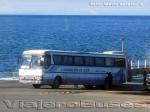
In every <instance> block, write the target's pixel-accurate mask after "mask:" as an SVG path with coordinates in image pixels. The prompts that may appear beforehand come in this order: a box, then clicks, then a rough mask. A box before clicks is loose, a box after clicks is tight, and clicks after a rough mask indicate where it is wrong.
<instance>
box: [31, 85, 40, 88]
mask: <svg viewBox="0 0 150 112" xmlns="http://www.w3.org/2000/svg"><path fill="white" fill-rule="evenodd" d="M32 86H33V87H34V88H36V89H39V88H40V87H41V85H40V84H32Z"/></svg>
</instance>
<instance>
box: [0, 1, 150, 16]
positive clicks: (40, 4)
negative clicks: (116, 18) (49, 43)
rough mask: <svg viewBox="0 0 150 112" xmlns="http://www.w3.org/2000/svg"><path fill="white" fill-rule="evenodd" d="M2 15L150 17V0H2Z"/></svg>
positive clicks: (0, 9)
mask: <svg viewBox="0 0 150 112" xmlns="http://www.w3.org/2000/svg"><path fill="white" fill-rule="evenodd" d="M0 14H1V15H5V14H6V15H9V14H10V15H13V14H15V15H150V0H0Z"/></svg>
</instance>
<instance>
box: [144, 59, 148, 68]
mask: <svg viewBox="0 0 150 112" xmlns="http://www.w3.org/2000/svg"><path fill="white" fill-rule="evenodd" d="M146 65H147V61H146V59H145V66H144V67H145V68H146Z"/></svg>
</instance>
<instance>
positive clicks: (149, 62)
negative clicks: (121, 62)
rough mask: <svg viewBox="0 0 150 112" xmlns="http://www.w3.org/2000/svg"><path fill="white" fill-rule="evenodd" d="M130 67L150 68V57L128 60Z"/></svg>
mask: <svg viewBox="0 0 150 112" xmlns="http://www.w3.org/2000/svg"><path fill="white" fill-rule="evenodd" d="M130 66H131V69H140V68H150V59H143V60H130Z"/></svg>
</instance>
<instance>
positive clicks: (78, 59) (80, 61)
mask: <svg viewBox="0 0 150 112" xmlns="http://www.w3.org/2000/svg"><path fill="white" fill-rule="evenodd" d="M74 64H75V65H76V66H82V65H84V60H83V57H80V56H76V57H74Z"/></svg>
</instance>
